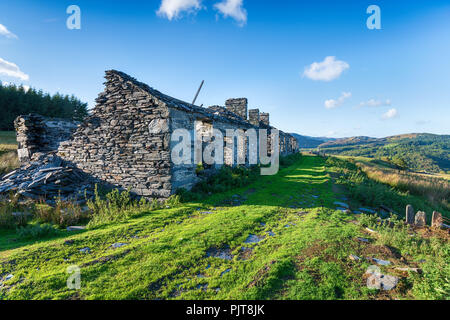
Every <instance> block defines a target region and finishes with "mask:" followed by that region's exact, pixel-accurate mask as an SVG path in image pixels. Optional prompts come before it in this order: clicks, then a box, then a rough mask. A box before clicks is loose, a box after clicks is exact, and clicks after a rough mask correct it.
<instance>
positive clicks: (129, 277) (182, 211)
mask: <svg viewBox="0 0 450 320" xmlns="http://www.w3.org/2000/svg"><path fill="white" fill-rule="evenodd" d="M371 183H372V182H371V181H370V180H368V179H367V177H364V175H363V173H361V172H360V171H359V169H358V168H357V167H356V166H355V165H354V164H352V163H350V162H347V161H345V160H339V159H332V158H330V159H324V158H320V157H312V156H304V157H302V158H301V160H298V161H296V162H295V163H294V164H293V165H292V166H290V167H288V168H285V169H282V170H281V171H280V172H279V174H278V175H276V176H259V177H258V178H257V181H255V182H254V183H252V184H251V185H248V186H246V187H242V188H238V189H235V190H232V191H229V192H223V193H220V194H217V195H213V196H211V197H208V198H207V199H205V200H203V201H201V202H198V203H185V204H176V203H174V204H171V205H170V207H169V208H165V209H157V210H153V211H152V210H149V209H148V208H145V209H139V208H138V207H136V208H133V209H132V210H131V211H127V212H126V215H125V212H124V219H123V220H122V221H120V222H112V223H106V224H96V225H95V226H92V227H90V228H88V230H85V231H78V232H68V231H65V230H58V231H56V233H51V234H49V235H48V237H46V238H45V237H44V238H39V239H34V240H33V234H32V233H29V234H28V235H27V237H24V234H23V232H22V233H20V232H19V233H18V232H16V231H14V230H3V231H0V279H5V277H6V276H7V275H9V277H8V280H3V284H2V285H0V299H391V298H397V299H445V298H448V296H449V294H450V283H449V279H450V269H449V265H448V261H449V259H450V255H449V252H450V250H449V249H450V246H449V243H448V234H447V233H444V232H439V231H431V230H429V229H420V230H419V229H417V230H412V229H410V230H409V229H408V228H406V227H405V226H404V225H403V224H402V223H399V222H396V219H394V218H392V219H391V223H392V224H393V225H394V226H395V227H393V228H391V227H389V226H388V224H380V223H378V222H377V217H376V216H365V215H361V214H355V213H357V210H359V208H360V207H361V206H363V205H365V206H368V205H371V206H373V208H375V209H376V206H377V205H379V204H381V203H384V204H386V205H389V206H392V208H393V209H395V210H398V211H399V212H402V211H403V210H404V205H405V203H412V204H413V205H415V206H416V209H417V210H426V211H427V212H428V211H430V210H432V209H434V207H433V205H432V204H429V203H425V202H426V201H425V202H424V201H423V200H422V199H421V198H419V197H416V196H413V195H407V194H404V193H401V192H399V191H396V190H393V189H391V188H390V187H388V186H385V185H384V184H379V183H377V182H373V183H374V184H371ZM358 188H361V190H358ZM370 188H371V189H370ZM363 191H366V192H367V191H369V194H378V195H379V196H377V197H375V198H367V199H366V198H364V195H365V193H364V192H363ZM337 200H339V201H345V202H347V203H348V205H349V207H350V209H351V211H352V212H350V211H347V212H344V211H343V210H337V208H336V204H335V203H334V202H335V201H337ZM60 211H61V210H60ZM444 214H446V215H447V216H448V214H449V213H448V212H444ZM367 227H370V228H371V229H369V230H371V231H368V229H366V228H367ZM25 235H26V234H25ZM37 235H38V233H36V234H35V235H34V236H35V237H37ZM358 238H364V239H368V240H367V242H365V241H361V240H358ZM350 255H356V256H358V257H362V258H363V259H361V260H358V261H355V260H352V259H350V258H349V256H350ZM366 257H371V258H372V257H373V258H378V259H385V260H389V261H390V262H391V265H389V266H380V268H381V269H382V271H383V272H385V273H387V274H390V275H395V276H398V277H399V279H400V281H399V283H398V285H397V286H396V288H395V289H394V290H391V291H378V290H375V289H369V288H368V287H367V285H366V282H367V275H365V273H366V270H367V268H368V267H369V266H370V265H372V264H373V263H374V262H373V261H369V260H366V259H365V258H366ZM73 265H76V266H78V267H79V268H80V269H81V289H80V290H70V289H68V288H67V286H66V281H67V279H68V277H69V275H68V273H67V268H68V267H69V266H73ZM416 267H417V268H421V269H422V271H423V273H421V274H417V273H415V272H408V271H401V270H398V269H397V268H416ZM11 276H12V277H11Z"/></svg>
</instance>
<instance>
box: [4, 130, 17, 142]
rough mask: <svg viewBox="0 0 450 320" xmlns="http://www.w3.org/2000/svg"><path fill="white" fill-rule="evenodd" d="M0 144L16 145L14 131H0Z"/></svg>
mask: <svg viewBox="0 0 450 320" xmlns="http://www.w3.org/2000/svg"><path fill="white" fill-rule="evenodd" d="M0 145H13V146H15V145H17V141H16V133H15V132H14V131H0Z"/></svg>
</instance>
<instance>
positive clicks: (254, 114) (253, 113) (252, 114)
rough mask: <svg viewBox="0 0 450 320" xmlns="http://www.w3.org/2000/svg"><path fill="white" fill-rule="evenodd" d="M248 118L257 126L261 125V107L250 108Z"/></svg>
mask: <svg viewBox="0 0 450 320" xmlns="http://www.w3.org/2000/svg"><path fill="white" fill-rule="evenodd" d="M248 120H249V122H250V123H251V124H252V125H254V126H255V127H259V121H260V119H259V109H251V110H248Z"/></svg>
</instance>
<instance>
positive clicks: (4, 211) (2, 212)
mask: <svg viewBox="0 0 450 320" xmlns="http://www.w3.org/2000/svg"><path fill="white" fill-rule="evenodd" d="M14 212H17V213H20V214H17V215H14ZM30 216H31V215H30V214H29V208H26V207H25V206H22V205H19V203H18V196H17V195H13V194H10V195H9V197H8V198H4V199H2V200H1V201H0V228H5V229H14V228H16V227H19V226H24V225H26V224H27V222H28V219H29V217H30Z"/></svg>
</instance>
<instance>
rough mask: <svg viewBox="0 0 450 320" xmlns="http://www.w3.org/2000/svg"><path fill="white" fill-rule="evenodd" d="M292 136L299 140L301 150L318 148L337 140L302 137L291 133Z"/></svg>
mask: <svg viewBox="0 0 450 320" xmlns="http://www.w3.org/2000/svg"><path fill="white" fill-rule="evenodd" d="M291 135H292V136H293V137H295V139H297V141H298V144H299V147H300V148H317V147H318V146H320V145H321V144H323V143H327V142H332V141H334V140H336V139H334V138H325V137H309V136H302V135H300V134H297V133H291Z"/></svg>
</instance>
